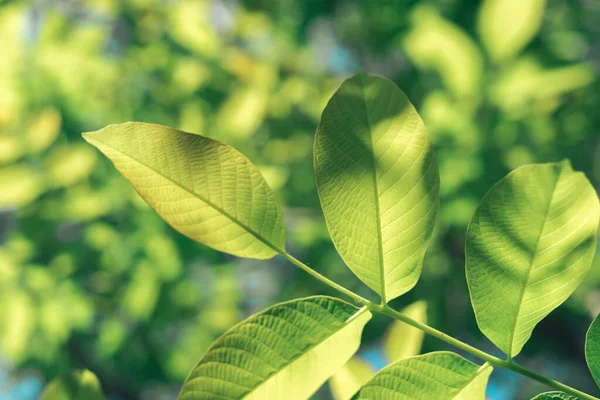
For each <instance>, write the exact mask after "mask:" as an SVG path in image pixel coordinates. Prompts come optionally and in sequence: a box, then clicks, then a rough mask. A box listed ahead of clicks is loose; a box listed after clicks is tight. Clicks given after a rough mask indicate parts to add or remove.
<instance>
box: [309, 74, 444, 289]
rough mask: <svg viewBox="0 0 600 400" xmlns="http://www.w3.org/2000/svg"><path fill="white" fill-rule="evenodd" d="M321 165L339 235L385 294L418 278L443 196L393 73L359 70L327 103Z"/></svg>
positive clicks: (326, 201) (346, 251) (340, 244)
mask: <svg viewBox="0 0 600 400" xmlns="http://www.w3.org/2000/svg"><path fill="white" fill-rule="evenodd" d="M314 153H315V171H316V176H317V189H318V192H319V197H320V199H321V206H322V207H323V212H324V214H325V219H326V221H327V227H328V228H329V232H330V233H331V237H332V239H333V243H334V244H335V246H336V248H337V250H338V252H339V253H340V255H341V256H342V258H343V259H344V261H345V262H346V264H348V266H349V267H350V269H352V271H353V272H354V273H355V274H356V275H357V276H358V277H359V278H360V279H361V280H362V281H363V282H365V283H366V284H367V285H368V286H369V287H370V288H371V289H373V290H374V291H375V292H377V293H378V294H379V295H381V296H382V297H383V298H385V299H386V300H387V301H389V300H391V299H393V298H395V297H398V296H400V295H401V294H403V293H405V292H407V291H408V290H410V289H411V288H412V287H413V286H414V285H415V284H416V283H417V280H418V279H419V276H420V274H421V268H422V263H423V257H424V255H425V250H426V248H427V245H428V244H429V240H430V239H431V233H432V231H433V226H434V222H435V217H436V214H437V209H438V200H439V196H438V193H439V175H438V168H437V162H436V159H435V155H434V153H433V147H432V145H431V143H430V141H429V138H428V136H427V132H426V130H425V126H424V125H423V121H421V118H420V117H419V115H418V114H417V112H416V111H415V109H414V107H413V106H412V104H411V103H410V102H409V101H408V99H407V98H406V96H405V95H404V93H402V91H401V90H400V89H399V88H398V87H397V86H396V85H395V84H394V83H393V82H391V81H389V80H387V79H385V78H381V77H378V76H372V75H367V74H365V73H362V72H361V73H358V74H357V75H355V76H354V77H353V78H351V79H349V80H347V81H345V82H344V83H343V84H342V86H341V87H340V88H339V90H338V91H337V92H336V93H335V94H334V96H333V97H332V98H331V100H330V102H329V104H328V105H327V107H326V108H325V111H323V116H322V119H321V123H320V124H319V126H318V128H317V134H316V137H315V149H314Z"/></svg>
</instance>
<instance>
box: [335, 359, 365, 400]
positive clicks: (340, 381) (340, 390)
mask: <svg viewBox="0 0 600 400" xmlns="http://www.w3.org/2000/svg"><path fill="white" fill-rule="evenodd" d="M373 375H375V371H374V370H373V368H372V367H371V366H370V365H369V364H367V363H366V362H365V361H363V360H362V359H360V358H359V357H352V358H351V359H350V361H348V362H347V363H346V365H344V366H343V367H342V369H340V370H339V371H338V372H336V373H335V375H333V376H332V377H331V380H330V381H329V387H330V389H331V395H332V396H333V399H334V400H348V399H351V398H352V396H353V395H354V394H355V393H356V392H358V390H359V389H360V388H361V387H362V386H363V385H364V384H365V383H367V382H368V381H369V379H371V378H372V377H373Z"/></svg>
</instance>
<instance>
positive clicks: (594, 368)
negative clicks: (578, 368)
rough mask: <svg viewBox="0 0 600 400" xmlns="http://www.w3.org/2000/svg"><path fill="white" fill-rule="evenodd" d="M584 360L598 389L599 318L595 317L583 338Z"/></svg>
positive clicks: (599, 376)
mask: <svg viewBox="0 0 600 400" xmlns="http://www.w3.org/2000/svg"><path fill="white" fill-rule="evenodd" d="M585 360H586V361H587V364H588V367H589V369H590V372H591V374H592V377H593V378H594V380H595V381H596V385H598V387H600V318H599V317H598V316H596V318H595V319H594V321H593V322H592V324H591V325H590V329H589V330H588V332H587V335H586V337H585Z"/></svg>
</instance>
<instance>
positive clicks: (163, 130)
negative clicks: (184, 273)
mask: <svg viewBox="0 0 600 400" xmlns="http://www.w3.org/2000/svg"><path fill="white" fill-rule="evenodd" d="M84 138H85V139H86V140H87V141H88V142H90V143H91V144H93V145H94V146H96V147H97V148H98V149H100V151H102V152H103V153H104V154H105V155H106V156H107V157H108V158H110V159H111V160H112V162H113V163H114V164H115V166H116V167H117V169H118V170H119V171H120V172H121V173H122V174H123V175H124V176H125V178H127V180H129V182H131V184H132V185H133V187H134V188H135V189H136V190H137V192H138V193H139V194H140V195H141V196H142V197H143V198H144V200H146V201H147V202H148V204H150V206H152V208H154V209H155V210H156V211H157V212H158V214H159V215H160V216H161V217H162V218H163V219H164V220H165V221H167V222H168V223H169V224H170V225H171V226H172V227H173V228H175V229H176V230H178V231H179V232H181V233H182V234H184V235H186V236H188V237H190V238H192V239H194V240H196V241H198V242H200V243H202V244H204V245H206V246H209V247H212V248H214V249H216V250H219V251H223V252H226V253H230V254H233V255H236V256H239V257H248V258H258V259H265V258H271V257H273V256H274V255H275V254H277V252H278V250H282V249H284V247H285V228H284V225H283V216H282V213H281V209H280V207H279V204H278V202H277V200H276V198H275V195H274V194H273V192H272V191H271V189H270V188H269V187H268V185H267V183H266V181H265V180H264V178H263V176H262V175H261V173H260V172H259V170H258V169H257V168H256V167H255V166H254V165H253V164H252V163H251V162H250V161H249V160H248V159H247V158H246V157H244V156H243V155H242V154H241V153H239V152H238V151H237V150H235V149H233V148H232V147H230V146H228V145H226V144H223V143H221V142H218V141H216V140H213V139H209V138H205V137H203V136H200V135H194V134H190V133H186V132H182V131H179V130H176V129H172V128H168V127H165V126H161V125H153V124H145V123H137V122H129V123H125V124H119V125H109V126H108V127H106V128H104V129H102V130H100V131H97V132H91V133H86V134H84Z"/></svg>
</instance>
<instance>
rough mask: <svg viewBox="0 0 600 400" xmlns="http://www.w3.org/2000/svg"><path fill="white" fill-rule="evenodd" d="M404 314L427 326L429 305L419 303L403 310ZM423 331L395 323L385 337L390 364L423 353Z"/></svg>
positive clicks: (398, 322)
mask: <svg viewBox="0 0 600 400" xmlns="http://www.w3.org/2000/svg"><path fill="white" fill-rule="evenodd" d="M402 314H405V315H406V316H407V317H410V318H412V319H414V320H415V321H417V322H421V323H422V324H427V303H425V302H424V301H417V302H415V303H413V304H411V305H409V306H407V307H406V308H404V309H403V310H402ZM423 335H424V333H423V331H421V330H419V329H417V328H413V327H412V326H410V325H408V324H406V323H404V322H402V321H394V322H393V323H392V325H391V326H390V327H389V328H388V331H387V333H386V335H385V341H384V344H383V346H384V349H385V352H386V355H387V357H388V360H389V362H390V363H393V362H396V361H398V360H400V359H402V358H406V357H412V356H416V355H418V354H420V353H421V345H422V344H423Z"/></svg>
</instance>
